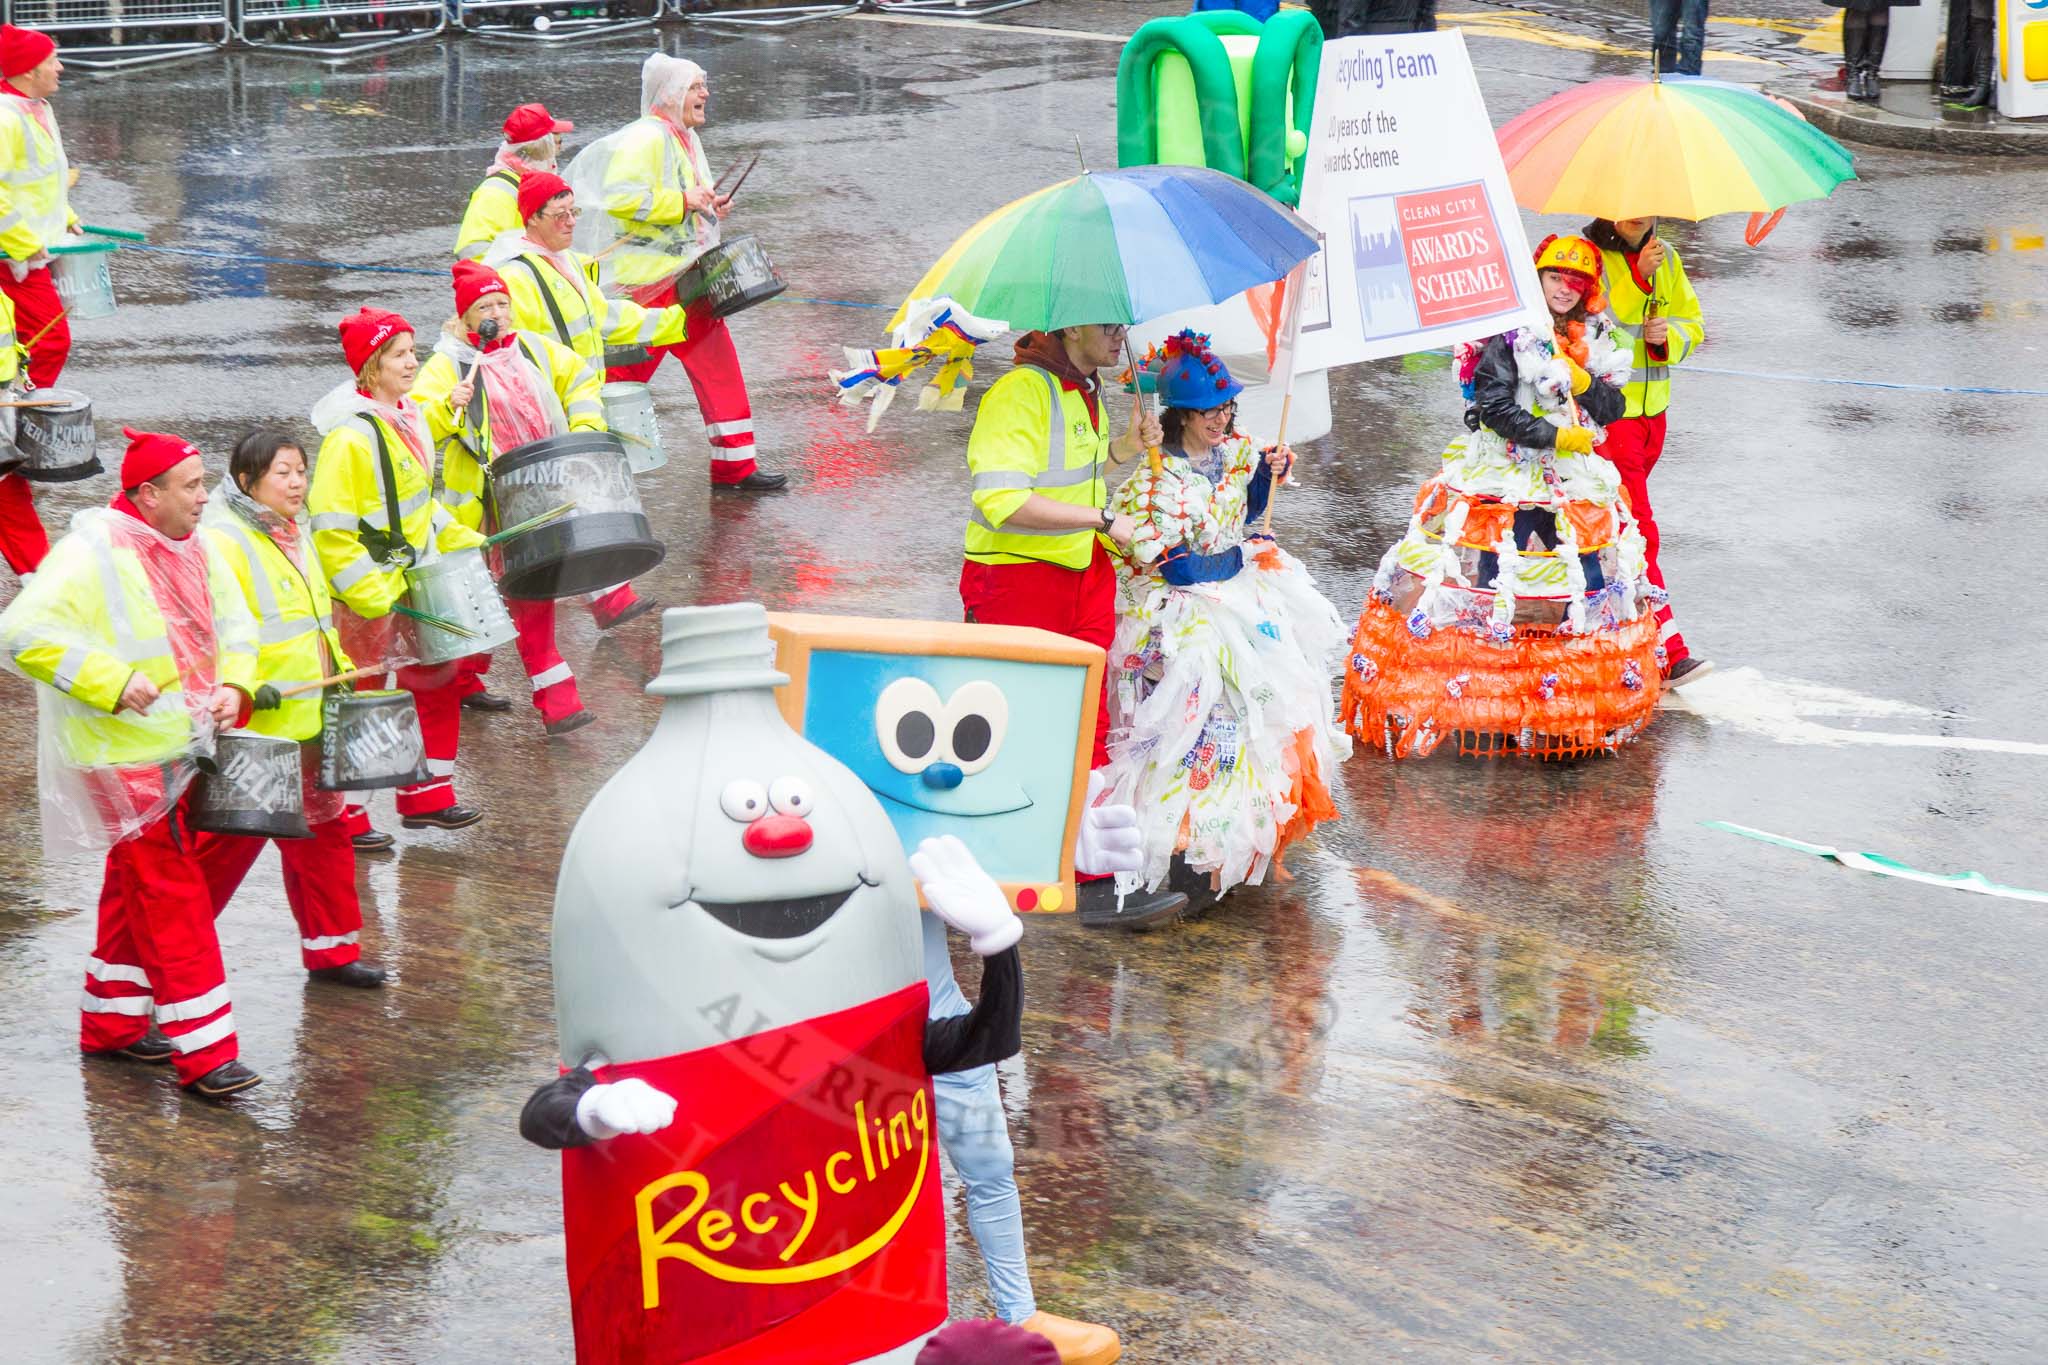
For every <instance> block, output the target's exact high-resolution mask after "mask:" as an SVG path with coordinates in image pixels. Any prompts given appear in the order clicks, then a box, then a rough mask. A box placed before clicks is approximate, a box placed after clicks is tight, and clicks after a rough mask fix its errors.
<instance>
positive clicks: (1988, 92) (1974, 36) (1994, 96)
mask: <svg viewBox="0 0 2048 1365" xmlns="http://www.w3.org/2000/svg"><path fill="white" fill-rule="evenodd" d="M1970 55H1971V56H1972V57H1975V58H1976V59H1977V83H1976V84H1975V85H1973V86H1971V87H1970V93H1969V94H1967V95H1964V96H1963V97H1962V99H1960V100H1958V101H1956V102H1957V103H1958V104H1960V105H1961V106H1962V107H1963V108H1965V109H1990V108H1994V107H1996V105H1997V104H1998V37H1997V32H1996V25H1995V24H1994V23H1993V22H1991V21H1989V20H1984V19H1972V20H1970Z"/></svg>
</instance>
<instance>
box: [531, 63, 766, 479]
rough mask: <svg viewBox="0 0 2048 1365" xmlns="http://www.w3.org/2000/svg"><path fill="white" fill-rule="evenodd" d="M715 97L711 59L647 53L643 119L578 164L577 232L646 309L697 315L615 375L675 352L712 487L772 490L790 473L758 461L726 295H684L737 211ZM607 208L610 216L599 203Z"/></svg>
mask: <svg viewBox="0 0 2048 1365" xmlns="http://www.w3.org/2000/svg"><path fill="white" fill-rule="evenodd" d="M709 99H710V86H709V84H708V82H707V81H706V78H705V75H704V68H703V67H701V66H699V65H697V64H696V63H695V62H692V61H686V60H684V59H683V58H680V57H670V56H668V55H666V54H665V53H660V52H657V53H655V54H653V55H652V56H650V57H649V58H648V59H647V61H646V62H645V64H643V65H642V67H641V69H640V115H641V116H640V118H638V119H637V120H635V121H634V122H632V123H629V124H627V125H626V126H625V127H624V128H622V129H620V130H619V131H617V132H615V133H612V134H611V135H609V136H607V137H604V138H600V139H599V140H598V141H597V142H595V143H593V144H592V145H591V146H590V147H588V148H586V149H585V150H584V151H583V152H581V153H579V154H578V155H577V157H576V160H575V162H574V163H573V164H572V165H571V166H570V169H569V182H570V184H571V185H573V186H575V187H576V189H577V191H578V193H579V195H580V197H581V198H582V200H583V202H584V205H585V206H586V208H588V209H590V210H593V211H592V212H590V213H588V214H586V215H585V217H584V219H583V220H582V222H581V223H579V225H578V227H579V231H578V233H577V241H578V244H579V245H582V246H583V247H584V248H585V249H586V250H588V251H590V252H591V254H592V255H593V256H594V257H596V258H597V259H598V260H599V262H600V265H601V267H602V269H603V270H604V277H605V284H606V287H607V288H608V289H609V290H610V291H612V292H615V293H623V294H625V295H626V296H628V297H630V298H631V299H632V300H633V301H634V302H636V303H639V304H641V305H642V306H643V307H648V308H662V307H667V306H669V305H672V304H676V303H681V304H683V305H684V306H685V307H686V308H687V309H688V312H689V328H688V336H687V337H686V338H685V339H684V340H682V341H678V342H673V343H669V344H664V345H659V346H656V347H653V348H652V349H653V352H654V354H653V355H652V356H651V357H650V358H649V359H647V360H646V361H644V362H641V363H639V364H629V365H614V366H613V367H612V368H611V370H610V372H609V373H608V375H607V376H606V377H607V378H609V379H613V380H618V381H626V382H632V383H645V382H647V380H648V379H649V378H651V377H652V376H653V374H654V371H655V370H656V369H657V368H658V367H659V366H660V364H661V361H662V358H663V357H664V356H671V355H672V356H674V357H675V358H676V359H677V360H678V361H680V362H681V363H682V366H683V370H684V371H685V373H687V374H688V375H689V377H690V386H691V387H692V388H693V389H694V390H695V391H696V395H697V408H698V411H699V413H700V414H701V415H702V416H703V418H704V433H705V435H706V436H707V437H708V438H709V440H710V442H711V483H712V486H713V487H715V488H731V489H739V490H742V491H746V492H764V491H769V490H772V489H778V488H781V487H783V486H784V485H785V484H787V483H788V482H789V476H788V475H786V474H780V473H775V472H772V471H770V470H765V469H761V468H759V467H757V466H756V464H755V462H754V412H753V405H752V403H751V401H750V400H749V399H748V397H747V381H746V376H745V375H744V374H742V373H741V372H740V360H739V353H738V351H737V350H735V349H734V347H733V342H732V332H731V330H730V329H729V328H728V327H727V326H726V322H725V318H724V316H723V315H721V314H720V313H719V312H718V311H717V304H716V301H715V300H713V299H712V298H710V297H708V296H697V297H690V296H688V295H687V294H681V293H679V285H680V284H681V282H682V281H681V277H682V275H683V273H684V272H685V271H687V270H689V269H690V268H691V267H692V266H693V265H695V264H696V263H697V261H698V258H699V257H701V256H703V255H705V254H706V253H707V252H710V251H713V250H715V249H717V248H718V245H719V221H720V220H721V219H723V218H724V217H725V216H726V215H727V213H729V212H730V211H731V197H730V194H729V193H728V194H725V195H721V194H720V193H719V191H718V188H717V186H716V185H715V184H714V183H713V181H712V176H711V168H710V163H709V162H708V161H707V160H706V158H705V154H704V145H703V141H702V139H701V137H700V133H701V132H702V130H703V127H704V120H705V108H706V104H707V101H708V100H709ZM600 207H601V208H602V209H603V210H604V211H603V212H602V213H598V212H595V211H594V210H596V209H598V208H600ZM749 240H750V244H751V239H749ZM755 250H756V252H758V246H757V245H756V246H755ZM762 263H763V264H764V265H765V258H763V262H762ZM768 270H769V273H770V274H771V275H772V267H768ZM771 292H772V290H771ZM736 301H742V300H736ZM727 307H728V311H730V304H728V305H727Z"/></svg>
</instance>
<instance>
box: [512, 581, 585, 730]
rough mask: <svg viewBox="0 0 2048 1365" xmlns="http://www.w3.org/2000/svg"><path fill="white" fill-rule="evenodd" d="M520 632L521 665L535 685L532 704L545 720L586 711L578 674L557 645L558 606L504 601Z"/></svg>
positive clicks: (545, 603) (517, 600)
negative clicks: (556, 622)
mask: <svg viewBox="0 0 2048 1365" xmlns="http://www.w3.org/2000/svg"><path fill="white" fill-rule="evenodd" d="M505 610H506V611H508V612H510V613H511V614H512V624H513V625H514V626H516V627H518V629H519V662H520V663H522V664H524V665H526V676H527V677H528V678H530V679H531V680H532V682H533V704H534V706H535V708H536V709H538V710H539V711H540V718H541V719H542V720H544V721H550V722H552V721H558V720H561V719H563V718H564V717H566V716H573V715H575V714H576V713H577V712H578V711H581V710H582V709H583V697H582V695H581V694H580V693H579V692H578V691H577V690H576V674H575V673H574V672H573V671H572V670H571V669H570V667H569V665H568V662H567V661H566V660H564V659H563V658H562V651H561V650H560V649H559V648H558V647H557V646H556V644H555V604H554V603H553V602H526V601H520V600H519V599H517V598H509V597H508V598H506V599H505Z"/></svg>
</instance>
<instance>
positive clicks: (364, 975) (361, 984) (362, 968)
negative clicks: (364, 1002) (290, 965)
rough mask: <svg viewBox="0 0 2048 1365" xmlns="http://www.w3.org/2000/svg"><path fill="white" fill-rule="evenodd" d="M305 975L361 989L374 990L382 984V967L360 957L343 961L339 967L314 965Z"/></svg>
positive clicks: (317, 979)
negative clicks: (374, 965)
mask: <svg viewBox="0 0 2048 1365" xmlns="http://www.w3.org/2000/svg"><path fill="white" fill-rule="evenodd" d="M306 975H307V976H308V977H311V978H312V979H313V980H315V981H331V982H333V983H334V984H335V985H337V986H354V987H355V988H356V989H357V990H361V991H374V990H376V989H377V988H378V987H380V986H382V985H383V984H384V969H383V968H382V967H373V966H371V965H370V964H369V963H367V962H365V961H363V960H362V959H361V958H357V959H356V960H355V961H353V962H344V963H342V964H341V965H340V966H339V967H314V968H312V969H311V970H309V971H308V972H307V973H306Z"/></svg>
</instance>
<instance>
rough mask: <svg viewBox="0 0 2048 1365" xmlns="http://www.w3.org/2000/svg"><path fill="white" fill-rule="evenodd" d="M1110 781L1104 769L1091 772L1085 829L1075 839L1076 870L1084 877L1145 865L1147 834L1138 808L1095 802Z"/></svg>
mask: <svg viewBox="0 0 2048 1365" xmlns="http://www.w3.org/2000/svg"><path fill="white" fill-rule="evenodd" d="M1108 785H1109V779H1108V778H1106V777H1104V776H1103V775H1102V774H1101V773H1099V772H1098V773H1090V774H1088V796H1087V798H1086V800H1085V802H1084V803H1083V807H1082V810H1081V833H1080V835H1079V836H1078V837H1076V838H1075V840H1074V870H1075V871H1076V872H1079V873H1080V874H1081V875H1082V876H1084V877H1106V876H1108V875H1110V874H1111V873H1113V872H1136V871H1137V870H1138V869H1139V868H1141V867H1143V866H1144V865H1145V834H1144V831H1142V830H1140V829H1139V828H1138V811H1137V808H1136V807H1135V806H1098V805H1096V804H1095V802H1096V801H1097V799H1099V798H1100V797H1101V795H1102V792H1103V789H1104V788H1105V787H1107V786H1108Z"/></svg>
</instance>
